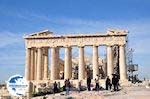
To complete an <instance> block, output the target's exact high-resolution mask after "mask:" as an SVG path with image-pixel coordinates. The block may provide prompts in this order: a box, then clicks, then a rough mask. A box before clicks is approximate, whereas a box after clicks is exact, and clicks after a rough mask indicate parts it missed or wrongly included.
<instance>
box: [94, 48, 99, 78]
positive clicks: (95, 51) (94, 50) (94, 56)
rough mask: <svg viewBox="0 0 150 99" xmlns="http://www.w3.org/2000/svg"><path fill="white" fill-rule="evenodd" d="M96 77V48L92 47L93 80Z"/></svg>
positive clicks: (97, 72) (97, 70) (97, 73)
mask: <svg viewBox="0 0 150 99" xmlns="http://www.w3.org/2000/svg"><path fill="white" fill-rule="evenodd" d="M96 75H99V68H98V46H93V79H95V78H96Z"/></svg>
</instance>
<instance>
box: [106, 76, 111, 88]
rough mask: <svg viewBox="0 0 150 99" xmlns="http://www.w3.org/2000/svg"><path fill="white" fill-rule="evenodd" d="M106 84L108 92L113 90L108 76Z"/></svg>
mask: <svg viewBox="0 0 150 99" xmlns="http://www.w3.org/2000/svg"><path fill="white" fill-rule="evenodd" d="M105 84H106V90H108V88H109V89H110V90H111V81H110V78H109V76H107V78H106V82H105Z"/></svg>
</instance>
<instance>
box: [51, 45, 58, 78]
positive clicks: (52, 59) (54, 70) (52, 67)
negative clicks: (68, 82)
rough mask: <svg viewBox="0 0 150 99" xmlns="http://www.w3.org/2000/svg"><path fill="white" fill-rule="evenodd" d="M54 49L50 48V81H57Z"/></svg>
mask: <svg viewBox="0 0 150 99" xmlns="http://www.w3.org/2000/svg"><path fill="white" fill-rule="evenodd" d="M56 52H57V51H56V48H55V47H52V48H51V80H56V79H57V75H58V74H57V53H56Z"/></svg>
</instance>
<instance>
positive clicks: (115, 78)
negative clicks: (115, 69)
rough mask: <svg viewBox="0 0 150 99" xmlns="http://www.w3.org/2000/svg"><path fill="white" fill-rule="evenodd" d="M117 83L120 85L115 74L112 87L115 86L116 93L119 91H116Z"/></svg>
mask: <svg viewBox="0 0 150 99" xmlns="http://www.w3.org/2000/svg"><path fill="white" fill-rule="evenodd" d="M117 83H118V78H117V76H116V75H115V74H113V77H112V85H113V88H114V91H117V89H116V87H117Z"/></svg>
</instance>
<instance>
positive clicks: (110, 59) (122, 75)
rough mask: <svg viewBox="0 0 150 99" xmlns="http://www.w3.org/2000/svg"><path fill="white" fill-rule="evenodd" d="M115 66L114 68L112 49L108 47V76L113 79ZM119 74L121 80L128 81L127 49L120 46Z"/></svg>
mask: <svg viewBox="0 0 150 99" xmlns="http://www.w3.org/2000/svg"><path fill="white" fill-rule="evenodd" d="M113 70H114V66H113V52H112V47H111V46H108V47H107V76H109V77H110V78H112V74H113ZM119 74H120V80H126V79H127V71H126V58H125V47H124V46H123V45H121V46H119Z"/></svg>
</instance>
